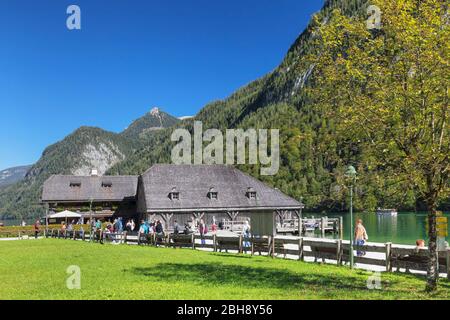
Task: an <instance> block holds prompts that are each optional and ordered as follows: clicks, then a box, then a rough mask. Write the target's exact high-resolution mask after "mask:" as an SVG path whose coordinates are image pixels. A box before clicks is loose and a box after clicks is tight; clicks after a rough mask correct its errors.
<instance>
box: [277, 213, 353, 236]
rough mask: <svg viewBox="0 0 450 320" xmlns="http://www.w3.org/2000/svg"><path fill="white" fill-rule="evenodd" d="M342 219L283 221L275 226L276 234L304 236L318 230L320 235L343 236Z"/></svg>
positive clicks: (325, 218) (323, 218) (324, 218)
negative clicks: (333, 234) (335, 234)
mask: <svg viewBox="0 0 450 320" xmlns="http://www.w3.org/2000/svg"><path fill="white" fill-rule="evenodd" d="M343 228H344V227H343V218H342V217H339V218H328V217H321V218H314V217H311V218H302V219H285V220H283V221H282V222H280V223H279V224H278V226H277V233H278V234H292V235H305V234H307V233H308V232H315V231H316V230H319V231H320V232H321V234H322V235H325V233H337V234H341V235H342V234H343Z"/></svg>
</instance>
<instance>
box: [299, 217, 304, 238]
mask: <svg viewBox="0 0 450 320" xmlns="http://www.w3.org/2000/svg"><path fill="white" fill-rule="evenodd" d="M302 231H303V221H302V218H300V217H299V218H298V236H299V237H301V236H302Z"/></svg>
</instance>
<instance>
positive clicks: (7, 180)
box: [0, 166, 31, 188]
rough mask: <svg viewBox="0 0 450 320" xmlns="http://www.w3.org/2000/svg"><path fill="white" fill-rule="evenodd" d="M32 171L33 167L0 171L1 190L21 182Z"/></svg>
mask: <svg viewBox="0 0 450 320" xmlns="http://www.w3.org/2000/svg"><path fill="white" fill-rule="evenodd" d="M30 169H31V166H20V167H14V168H8V169H5V170H1V171H0V188H4V187H7V186H9V185H12V184H14V183H16V182H19V181H20V180H22V179H23V178H25V175H26V174H27V172H28V170H30Z"/></svg>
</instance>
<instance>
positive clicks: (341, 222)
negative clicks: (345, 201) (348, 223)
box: [339, 217, 344, 240]
mask: <svg viewBox="0 0 450 320" xmlns="http://www.w3.org/2000/svg"><path fill="white" fill-rule="evenodd" d="M339 239H341V240H342V239H344V218H343V217H339Z"/></svg>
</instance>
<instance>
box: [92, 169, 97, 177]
mask: <svg viewBox="0 0 450 320" xmlns="http://www.w3.org/2000/svg"><path fill="white" fill-rule="evenodd" d="M96 176H98V171H97V169H91V177H96Z"/></svg>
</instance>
